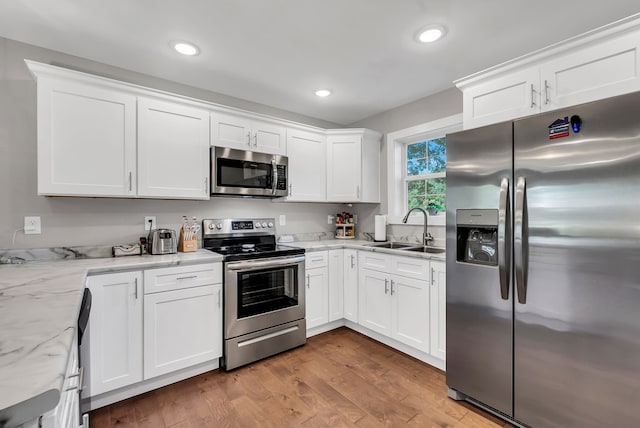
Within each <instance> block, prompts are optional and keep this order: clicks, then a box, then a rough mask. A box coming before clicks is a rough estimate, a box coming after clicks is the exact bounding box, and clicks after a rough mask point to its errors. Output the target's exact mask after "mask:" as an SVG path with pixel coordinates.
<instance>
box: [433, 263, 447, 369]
mask: <svg viewBox="0 0 640 428" xmlns="http://www.w3.org/2000/svg"><path fill="white" fill-rule="evenodd" d="M430 289H431V292H430V294H431V299H430V305H429V307H430V315H431V320H430V321H431V322H430V324H431V338H430V342H431V351H430V352H431V355H433V356H434V357H436V358H440V359H441V360H444V359H445V358H446V352H447V326H446V322H447V313H446V311H447V274H446V270H445V264H444V263H442V262H431V286H430Z"/></svg>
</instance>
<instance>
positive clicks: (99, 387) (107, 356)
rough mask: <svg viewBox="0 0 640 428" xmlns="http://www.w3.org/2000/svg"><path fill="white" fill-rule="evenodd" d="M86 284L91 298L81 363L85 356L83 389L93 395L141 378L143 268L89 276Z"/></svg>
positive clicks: (129, 383)
mask: <svg viewBox="0 0 640 428" xmlns="http://www.w3.org/2000/svg"><path fill="white" fill-rule="evenodd" d="M87 287H89V289H90V290H91V293H92V297H93V299H92V307H91V315H90V316H89V329H88V331H89V333H87V334H85V339H84V340H83V341H82V346H83V348H84V347H88V351H89V352H88V355H89V358H88V359H86V358H85V359H83V366H85V370H86V365H87V360H88V365H89V373H88V376H89V382H88V386H89V391H86V392H85V393H87V394H88V395H87V396H95V395H98V394H102V393H104V392H107V391H111V390H114V389H117V388H121V387H123V386H127V385H131V384H133V383H136V382H140V381H141V380H142V298H143V294H142V272H126V273H112V274H105V275H96V276H89V277H87ZM87 336H88V337H87ZM87 339H88V340H87Z"/></svg>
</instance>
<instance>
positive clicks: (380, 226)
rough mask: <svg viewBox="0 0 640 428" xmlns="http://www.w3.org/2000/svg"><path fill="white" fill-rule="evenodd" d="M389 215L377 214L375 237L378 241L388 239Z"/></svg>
mask: <svg viewBox="0 0 640 428" xmlns="http://www.w3.org/2000/svg"><path fill="white" fill-rule="evenodd" d="M386 224H387V216H384V215H377V216H376V217H375V233H374V237H373V239H375V240H376V241H386V240H387V227H386Z"/></svg>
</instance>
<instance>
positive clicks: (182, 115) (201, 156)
mask: <svg viewBox="0 0 640 428" xmlns="http://www.w3.org/2000/svg"><path fill="white" fill-rule="evenodd" d="M208 186H209V113H208V112H207V111H206V110H204V109H199V108H195V107H192V106H186V105H183V104H179V103H173V102H169V101H161V100H156V99H151V98H143V97H140V98H139V99H138V196H143V197H154V198H157V197H163V198H176V199H209V188H208Z"/></svg>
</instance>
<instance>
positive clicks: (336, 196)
mask: <svg viewBox="0 0 640 428" xmlns="http://www.w3.org/2000/svg"><path fill="white" fill-rule="evenodd" d="M380 138H381V135H380V134H379V133H377V132H375V131H370V130H367V129H351V130H329V131H327V201H329V202H380Z"/></svg>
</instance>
